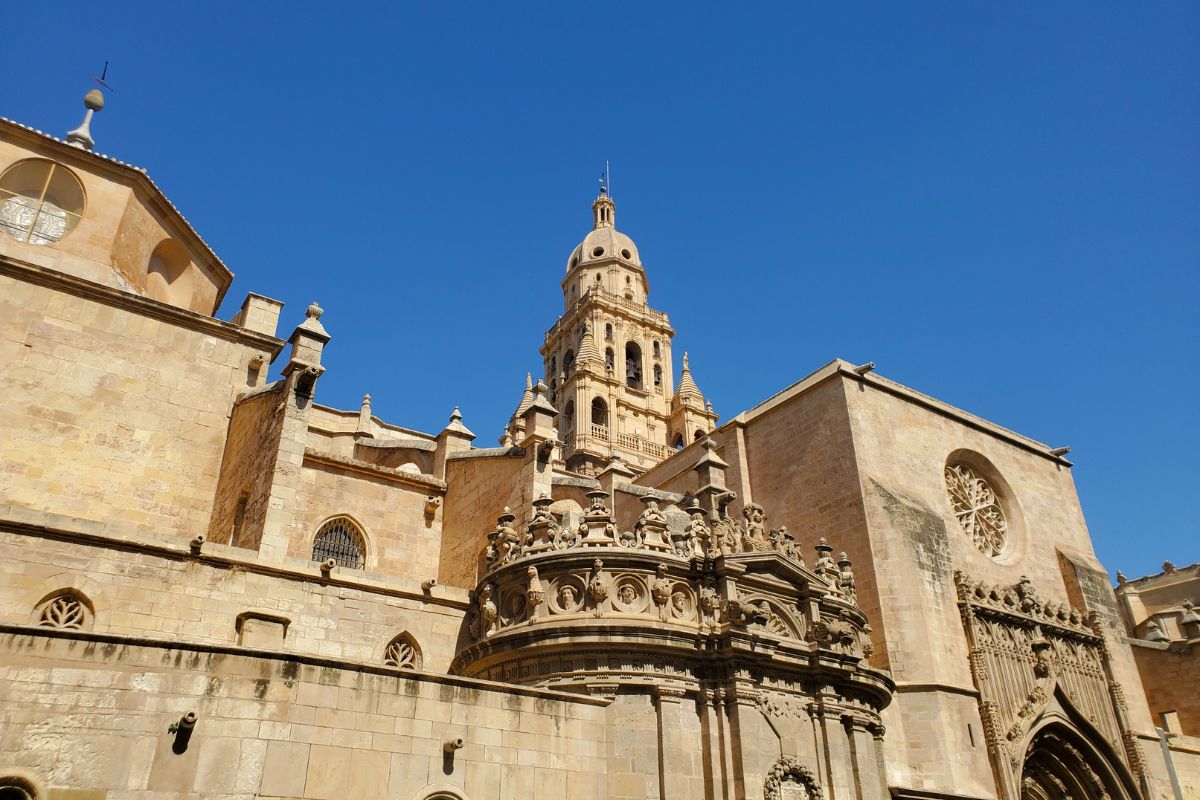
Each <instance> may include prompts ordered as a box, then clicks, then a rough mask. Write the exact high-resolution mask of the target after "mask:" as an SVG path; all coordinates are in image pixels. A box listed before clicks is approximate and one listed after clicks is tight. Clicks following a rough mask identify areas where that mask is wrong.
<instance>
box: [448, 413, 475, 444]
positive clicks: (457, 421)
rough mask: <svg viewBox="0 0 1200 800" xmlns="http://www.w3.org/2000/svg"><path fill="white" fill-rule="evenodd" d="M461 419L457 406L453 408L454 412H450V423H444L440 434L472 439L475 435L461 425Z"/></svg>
mask: <svg viewBox="0 0 1200 800" xmlns="http://www.w3.org/2000/svg"><path fill="white" fill-rule="evenodd" d="M462 418H463V415H462V412H461V411H459V410H458V406H455V407H454V410H453V411H451V412H450V421H449V422H447V423H446V427H445V428H443V429H442V433H447V432H449V433H456V434H458V435H459V436H462V437H465V438H470V439H474V438H475V434H474V433H472V432H471V431H470V429H469V428H467V426H466V425H464V424H463V421H462Z"/></svg>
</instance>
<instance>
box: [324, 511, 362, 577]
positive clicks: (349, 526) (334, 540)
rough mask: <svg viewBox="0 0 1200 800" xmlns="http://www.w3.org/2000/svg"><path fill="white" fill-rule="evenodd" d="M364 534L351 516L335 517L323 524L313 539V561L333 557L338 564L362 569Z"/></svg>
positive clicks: (326, 559)
mask: <svg viewBox="0 0 1200 800" xmlns="http://www.w3.org/2000/svg"><path fill="white" fill-rule="evenodd" d="M365 551H366V547H365V546H364V540H363V534H362V531H361V530H360V529H359V527H358V525H356V524H355V523H354V521H353V520H351V519H350V518H349V517H334V518H333V519H331V520H329V521H328V522H326V523H325V524H324V525H322V526H321V530H320V531H318V532H317V538H315V539H314V540H313V551H312V560H313V561H328V560H329V559H331V558H332V559H333V560H334V561H336V562H337V563H338V566H342V567H345V568H347V569H362V567H363V561H364V554H365Z"/></svg>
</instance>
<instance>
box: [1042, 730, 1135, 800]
mask: <svg viewBox="0 0 1200 800" xmlns="http://www.w3.org/2000/svg"><path fill="white" fill-rule="evenodd" d="M1020 791H1021V795H1020V796H1021V800H1134V798H1137V797H1138V793H1137V790H1136V789H1135V788H1134V787H1133V786H1132V784H1131V782H1130V780H1129V777H1128V776H1127V775H1126V774H1125V771H1124V770H1123V769H1122V768H1121V767H1120V766H1119V765H1117V764H1114V763H1113V761H1112V760H1111V759H1110V758H1108V757H1107V756H1105V754H1104V753H1103V752H1101V751H1100V750H1098V749H1096V748H1095V747H1093V746H1092V745H1090V744H1089V743H1088V742H1087V741H1086V740H1085V739H1084V738H1083V737H1080V736H1079V735H1077V734H1076V733H1075V732H1073V731H1072V730H1070V729H1069V728H1067V727H1066V726H1065V725H1060V724H1050V725H1047V726H1045V727H1043V728H1042V729H1041V730H1039V731H1038V732H1037V733H1036V734H1034V736H1033V737H1032V739H1031V740H1030V743H1029V748H1028V749H1027V750H1026V752H1025V762H1024V764H1023V765H1022V767H1021V788H1020Z"/></svg>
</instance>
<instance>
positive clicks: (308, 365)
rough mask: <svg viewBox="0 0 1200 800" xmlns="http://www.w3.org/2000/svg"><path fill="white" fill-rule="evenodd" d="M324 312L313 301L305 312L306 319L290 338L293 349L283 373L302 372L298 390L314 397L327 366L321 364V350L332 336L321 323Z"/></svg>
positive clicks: (288, 374) (289, 374)
mask: <svg viewBox="0 0 1200 800" xmlns="http://www.w3.org/2000/svg"><path fill="white" fill-rule="evenodd" d="M322 313H324V312H323V310H322V308H321V307H320V306H319V305H317V303H316V301H313V303H312V305H310V306H309V307H308V311H307V312H305V315H304V317H305V318H304V321H303V322H301V323H300V324H299V325H297V326H296V329H295V330H294V331H292V335H291V336H290V337H289V338H288V343H289V344H290V345H291V346H292V349H291V353H290V355H289V357H288V363H287V365H286V366H284V368H283V374H284V375H285V376H291V375H292V373H297V372H298V373H301V377H300V379H298V380H297V392H299V393H300V394H302V395H303V396H305V397H312V388H313V385H314V384H315V382H316V379H317V378H319V377H320V376H321V374H322V373H324V372H325V368H324V367H322V366H321V352H322V351H323V350H324V349H325V345H326V344H328V343H329V340H330V338H332V337H330V335H329V332H328V331H326V330H325V328H324V326H322V325H321V321H320V317H321V314H322Z"/></svg>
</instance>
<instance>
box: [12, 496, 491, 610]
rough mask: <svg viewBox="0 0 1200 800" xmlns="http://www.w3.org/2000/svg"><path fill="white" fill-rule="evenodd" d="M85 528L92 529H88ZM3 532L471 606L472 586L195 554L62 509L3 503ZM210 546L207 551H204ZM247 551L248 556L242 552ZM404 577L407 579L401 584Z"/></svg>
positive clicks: (224, 550)
mask: <svg viewBox="0 0 1200 800" xmlns="http://www.w3.org/2000/svg"><path fill="white" fill-rule="evenodd" d="M20 516H26V517H28V518H30V519H26V520H21V519H19V518H14V517H20ZM53 518H58V519H62V520H66V521H69V522H71V523H73V524H74V525H75V526H76V527H75V528H65V527H58V526H56V525H53V524H49V523H50V522H51V520H52V519H53ZM82 528H87V529H89V530H83V529H82ZM0 532H7V533H12V534H15V535H18V536H32V537H37V538H43V539H53V540H56V541H67V542H78V543H81V544H86V545H90V546H92V547H101V548H106V549H109V550H120V551H124V552H133V553H149V554H151V555H156V556H158V557H160V558H163V559H167V560H170V561H194V562H196V563H200V564H206V565H208V566H210V567H213V568H216V569H237V570H242V571H245V572H253V573H256V574H259V575H269V576H273V577H277V578H281V579H284V580H292V581H299V582H303V583H318V584H321V585H323V586H338V587H345V588H348V589H357V590H359V591H362V592H367V593H370V594H381V595H387V596H389V597H399V598H404V599H407V600H419V601H421V602H423V603H426V604H428V605H433V606H443V607H445V608H452V609H455V610H457V611H469V610H470V608H471V603H470V599H469V597H470V595H469V593H468V591H467V590H466V589H462V588H459V587H451V586H436V587H434V588H433V589H431V590H430V591H428V592H426V591H424V590H422V589H421V588H420V586H419V585H418V584H417V583H416V581H411V580H409V579H407V578H392V579H386V578H371V577H367V576H368V575H371V574H374V573H359V574H357V575H354V574H351V573H350V572H349V571H347V570H343V569H336V570H334V571H333V573H331V574H330V576H329V577H328V578H326V577H325V576H324V575H323V574H322V573H321V570H320V567H319V566H318V565H316V564H306V565H305V566H304V567H297V566H289V565H287V564H284V563H268V562H265V561H262V560H260V559H259V558H257V557H256V556H257V555H258V553H257V551H254V550H244V549H241V548H235V547H230V546H228V545H220V544H211V543H205V544H204V545H203V547H202V548H201V552H200V554H199V555H193V554H192V552H191V547H190V544H189V543H187V542H185V541H182V540H181V541H180V542H179V544H178V545H176V544H174V542H167V541H164V540H162V539H155V538H153V537H151V536H149V535H145V534H137V533H132V532H130V531H127V530H114V529H112V528H110V527H109V526H108V525H107V524H106V523H103V522H96V521H92V520H80V519H74V518H69V517H60V516H59V515H57V514H48V513H45V512H38V511H32V510H29V509H23V508H14V507H12V506H6V505H0ZM206 550H207V551H208V552H205V551H206ZM214 551H216V552H214ZM243 553H244V554H245V555H242V554H243ZM296 561H298V559H297V560H296ZM401 581H402V582H403V584H401V583H400V582H401ZM404 584H407V585H404ZM414 587H415V588H414Z"/></svg>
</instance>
